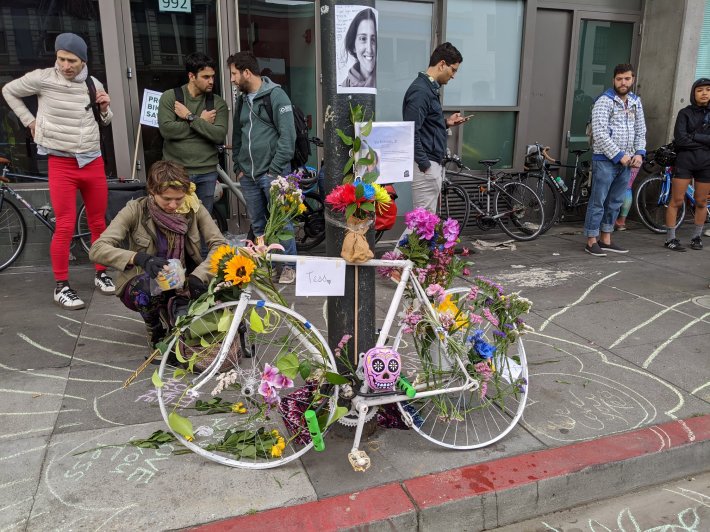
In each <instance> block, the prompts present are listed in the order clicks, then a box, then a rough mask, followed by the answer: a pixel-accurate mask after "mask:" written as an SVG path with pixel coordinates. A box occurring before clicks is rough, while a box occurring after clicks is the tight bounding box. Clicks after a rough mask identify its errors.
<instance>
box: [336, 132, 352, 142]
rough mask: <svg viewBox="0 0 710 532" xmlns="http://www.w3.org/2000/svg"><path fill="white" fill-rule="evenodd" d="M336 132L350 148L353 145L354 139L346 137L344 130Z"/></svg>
mask: <svg viewBox="0 0 710 532" xmlns="http://www.w3.org/2000/svg"><path fill="white" fill-rule="evenodd" d="M335 132H336V133H337V134H338V136H339V137H340V140H342V141H343V142H344V143H345V144H347V145H348V146H352V145H353V138H352V137H349V136H348V135H346V134H345V133H344V132H343V130H342V129H336V130H335Z"/></svg>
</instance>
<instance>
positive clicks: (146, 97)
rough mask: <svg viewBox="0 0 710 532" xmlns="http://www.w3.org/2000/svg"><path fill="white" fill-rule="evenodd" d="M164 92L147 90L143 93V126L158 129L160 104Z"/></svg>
mask: <svg viewBox="0 0 710 532" xmlns="http://www.w3.org/2000/svg"><path fill="white" fill-rule="evenodd" d="M162 94H163V93H162V92H158V91H152V90H150V89H145V90H144V91H143V104H142V105H141V120H140V122H141V124H143V125H144V126H150V127H158V103H159V102H160V97H161V96H162Z"/></svg>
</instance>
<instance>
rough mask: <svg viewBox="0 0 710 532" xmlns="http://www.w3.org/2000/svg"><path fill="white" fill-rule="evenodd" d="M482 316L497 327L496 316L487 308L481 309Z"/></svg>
mask: <svg viewBox="0 0 710 532" xmlns="http://www.w3.org/2000/svg"><path fill="white" fill-rule="evenodd" d="M483 316H484V317H485V318H486V319H487V320H488V321H489V322H490V323H491V324H492V325H493V326H495V327H498V325H499V323H500V322H499V321H498V318H496V317H495V316H494V315H493V314H492V313H491V311H490V310H489V309H487V308H484V309H483Z"/></svg>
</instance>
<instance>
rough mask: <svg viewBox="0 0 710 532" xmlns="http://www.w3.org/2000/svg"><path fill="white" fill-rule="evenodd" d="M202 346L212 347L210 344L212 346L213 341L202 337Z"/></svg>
mask: <svg viewBox="0 0 710 532" xmlns="http://www.w3.org/2000/svg"><path fill="white" fill-rule="evenodd" d="M200 346H201V347H210V346H212V343H211V342H208V341H207V339H206V338H200Z"/></svg>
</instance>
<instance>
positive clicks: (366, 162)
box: [355, 157, 370, 166]
mask: <svg viewBox="0 0 710 532" xmlns="http://www.w3.org/2000/svg"><path fill="white" fill-rule="evenodd" d="M355 164H356V165H358V166H367V165H369V164H370V160H369V159H368V158H367V157H360V158H359V159H358V160H357V161H356V162H355Z"/></svg>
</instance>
